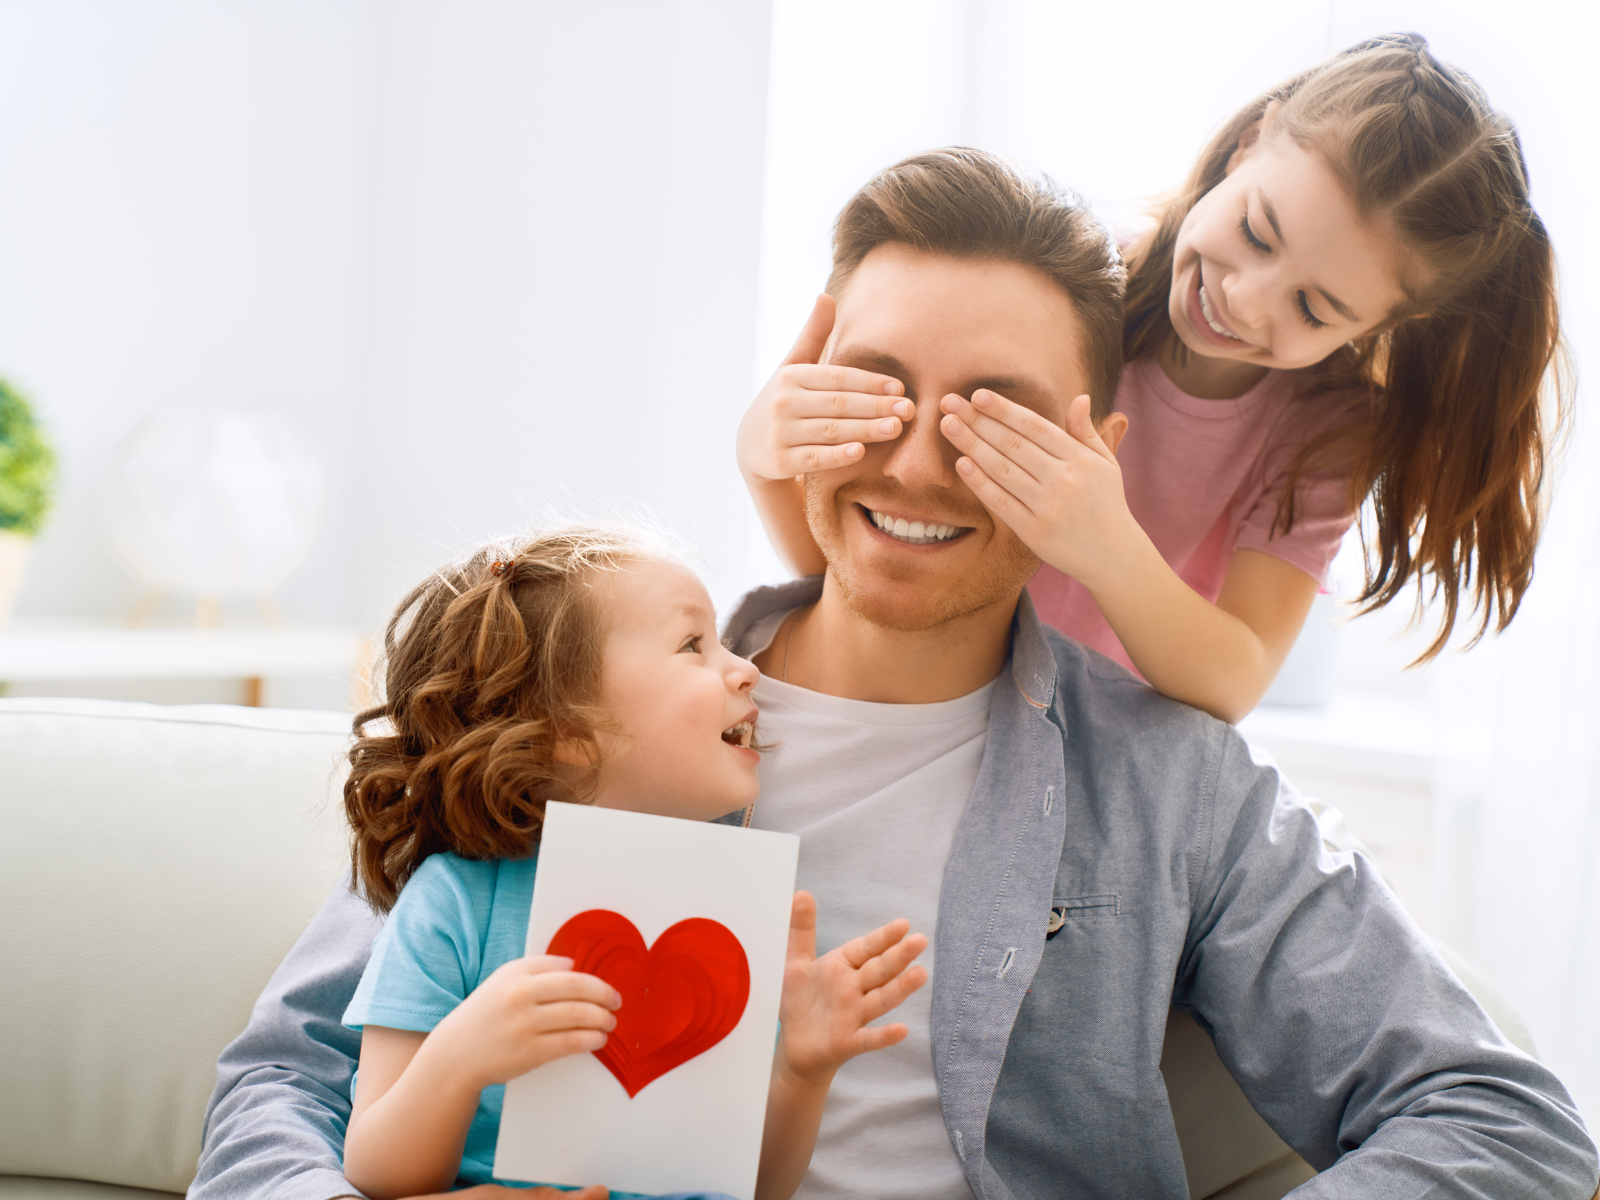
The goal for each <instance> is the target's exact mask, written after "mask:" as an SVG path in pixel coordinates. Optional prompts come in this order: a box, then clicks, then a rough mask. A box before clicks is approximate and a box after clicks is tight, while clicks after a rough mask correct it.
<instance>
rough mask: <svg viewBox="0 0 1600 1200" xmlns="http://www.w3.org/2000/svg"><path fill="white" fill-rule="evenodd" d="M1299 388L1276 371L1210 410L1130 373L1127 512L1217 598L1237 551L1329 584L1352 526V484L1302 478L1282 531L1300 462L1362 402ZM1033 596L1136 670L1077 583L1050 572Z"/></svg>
mask: <svg viewBox="0 0 1600 1200" xmlns="http://www.w3.org/2000/svg"><path fill="white" fill-rule="evenodd" d="M1294 384H1295V373H1294V372H1291V371H1270V372H1268V373H1267V376H1266V378H1265V379H1263V380H1262V381H1261V382H1260V383H1258V384H1257V385H1256V386H1255V387H1253V388H1251V389H1250V390H1249V391H1248V392H1246V393H1245V394H1244V395H1243V396H1240V397H1238V398H1237V399H1234V400H1202V399H1199V398H1198V397H1195V396H1191V395H1189V394H1188V393H1186V392H1183V391H1180V390H1179V389H1178V387H1177V385H1175V384H1174V383H1173V382H1172V381H1171V380H1170V379H1168V378H1167V376H1166V373H1165V372H1164V371H1162V369H1161V368H1160V366H1159V365H1157V364H1156V363H1154V362H1149V361H1144V360H1141V361H1137V362H1131V363H1129V364H1128V365H1127V366H1126V367H1124V368H1123V371H1122V382H1121V383H1120V385H1119V386H1118V388H1117V401H1116V406H1115V407H1116V410H1117V411H1118V412H1121V413H1124V414H1126V416H1127V418H1128V433H1127V436H1126V437H1124V438H1123V441H1122V445H1121V446H1120V447H1119V448H1118V451H1117V461H1118V463H1119V464H1120V465H1121V467H1122V481H1123V488H1124V490H1125V492H1126V494H1127V497H1128V508H1129V510H1130V511H1131V512H1132V513H1133V516H1134V519H1135V520H1137V521H1138V522H1139V524H1140V525H1141V526H1142V527H1143V528H1144V531H1145V532H1146V533H1147V534H1149V535H1150V540H1151V541H1152V542H1154V543H1155V545H1156V548H1157V549H1158V550H1160V551H1161V556H1162V557H1163V558H1164V559H1166V560H1167V562H1168V564H1170V565H1171V567H1172V569H1173V570H1174V571H1176V572H1177V574H1178V577H1179V578H1180V579H1182V580H1183V581H1184V582H1185V583H1187V584H1188V585H1189V586H1190V587H1192V588H1193V589H1194V590H1195V591H1196V592H1198V593H1200V595H1202V596H1204V597H1205V598H1206V599H1207V600H1210V601H1213V602H1215V600H1216V599H1217V596H1218V594H1219V593H1220V592H1221V591H1222V581H1223V578H1224V577H1225V576H1226V575H1227V573H1228V567H1229V565H1230V564H1231V563H1232V561H1233V554H1234V551H1235V550H1238V549H1246V550H1259V551H1260V552H1262V553H1263V554H1270V555H1272V556H1273V557H1275V558H1281V559H1283V561H1285V562H1287V563H1292V564H1293V565H1294V566H1296V567H1299V568H1300V569H1301V570H1302V571H1304V572H1305V573H1306V574H1307V575H1310V576H1311V577H1312V578H1313V579H1315V580H1317V581H1318V582H1319V583H1320V582H1321V581H1322V579H1323V576H1324V575H1325V574H1326V573H1327V570H1328V563H1329V562H1330V561H1331V560H1332V558H1333V555H1334V552H1335V551H1337V550H1338V548H1339V542H1340V540H1341V539H1342V538H1343V537H1344V533H1345V530H1346V529H1348V528H1349V527H1350V521H1351V518H1352V514H1351V513H1350V512H1349V511H1348V510H1347V508H1346V503H1345V502H1346V496H1345V488H1346V484H1347V479H1346V477H1345V476H1344V475H1343V474H1327V473H1324V474H1315V475H1308V476H1302V477H1301V479H1300V481H1299V483H1298V484H1297V485H1296V488H1295V523H1294V528H1293V529H1291V530H1290V531H1289V532H1288V533H1284V532H1283V531H1282V530H1281V529H1280V530H1277V531H1276V532H1275V531H1274V524H1275V522H1276V518H1277V515H1278V502H1279V500H1280V498H1281V495H1282V492H1283V486H1284V484H1285V482H1286V481H1287V479H1288V473H1289V469H1290V467H1291V466H1292V464H1293V461H1294V457H1295V454H1296V453H1297V452H1298V451H1299V449H1300V447H1302V446H1303V445H1305V443H1306V442H1307V440H1308V439H1310V438H1312V437H1315V436H1316V435H1317V434H1318V433H1319V432H1321V431H1322V430H1324V429H1327V428H1330V427H1333V426H1336V425H1340V424H1343V423H1345V422H1347V421H1349V420H1351V419H1352V418H1353V417H1354V416H1355V415H1356V399H1355V398H1354V397H1352V396H1349V395H1347V394H1339V393H1335V394H1331V395H1321V396H1316V397H1311V398H1302V397H1300V396H1298V395H1296V389H1295V386H1294ZM1028 590H1029V593H1030V594H1031V595H1032V597H1033V603H1034V607H1035V608H1037V609H1038V612H1039V616H1040V618H1041V619H1043V620H1044V621H1045V622H1046V623H1047V624H1050V625H1054V626H1055V627H1056V628H1057V629H1059V630H1061V632H1062V633H1065V634H1066V635H1067V636H1068V637H1070V638H1075V639H1076V640H1078V641H1080V642H1083V643H1085V644H1086V645H1089V646H1092V647H1093V648H1094V649H1096V650H1099V651H1100V652H1101V653H1102V654H1105V655H1107V656H1108V657H1110V658H1113V659H1115V660H1116V661H1118V662H1120V663H1122V665H1123V666H1125V667H1128V668H1129V669H1130V670H1131V669H1133V663H1132V662H1131V661H1130V660H1129V658H1128V656H1127V653H1126V652H1125V651H1124V650H1123V648H1122V643H1121V642H1119V641H1118V640H1117V635H1116V634H1115V633H1113V632H1112V631H1111V627H1110V625H1108V624H1107V623H1106V619H1105V617H1104V616H1102V615H1101V613H1100V609H1099V607H1098V606H1097V605H1096V604H1095V602H1094V600H1093V598H1092V597H1091V596H1090V595H1089V593H1088V590H1087V589H1086V588H1084V587H1083V586H1082V585H1081V584H1079V583H1078V582H1077V581H1076V580H1074V579H1071V578H1069V577H1068V576H1066V575H1063V574H1062V573H1061V572H1060V571H1058V570H1056V569H1055V568H1054V567H1050V566H1043V567H1040V568H1039V573H1038V574H1037V575H1035V576H1034V577H1033V582H1032V583H1030V584H1029V585H1028Z"/></svg>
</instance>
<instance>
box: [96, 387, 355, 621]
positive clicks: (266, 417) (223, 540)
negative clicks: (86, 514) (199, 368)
mask: <svg viewBox="0 0 1600 1200" xmlns="http://www.w3.org/2000/svg"><path fill="white" fill-rule="evenodd" d="M327 503H328V485H327V470H326V467H325V466H324V463H323V459H322V456H321V454H320V453H318V451H317V448H316V446H315V445H313V444H312V442H311V440H310V439H309V438H307V437H306V436H305V434H304V433H302V432H301V431H300V430H299V429H298V427H296V426H295V425H294V424H292V423H291V422H289V421H288V420H286V419H284V418H283V417H280V416H276V415H272V414H267V413H251V412H231V411H226V410H191V409H180V410H167V411H162V412H156V413H153V414H151V415H150V416H148V417H146V418H145V419H144V420H142V421H140V422H139V424H138V425H136V426H134V428H133V429H132V430H130V431H129V432H128V434H127V435H126V436H125V437H124V438H123V439H122V440H121V441H120V442H118V443H117V445H116V448H115V449H114V450H113V451H112V457H111V464H110V466H109V467H108V469H107V471H106V480H105V519H106V528H107V532H108V533H109V534H110V538H111V545H112V548H113V549H114V550H115V552H116V555H117V557H118V559H120V560H121V562H122V563H123V565H124V566H126V567H127V569H128V570H129V572H131V573H132V575H133V576H134V578H135V579H137V580H138V581H139V582H140V583H141V584H143V585H144V588H145V590H146V593H147V595H151V594H154V595H175V596H184V597H192V598H195V599H197V600H202V601H206V602H209V601H216V600H224V599H229V598H232V597H238V596H253V597H256V598H258V599H264V598H269V597H271V596H272V594H273V593H274V592H275V591H276V590H277V589H278V588H279V587H281V586H282V585H283V584H284V583H285V582H286V581H287V580H288V579H289V578H290V576H292V575H293V574H294V572H295V571H296V570H297V569H298V568H299V567H300V566H301V565H302V564H303V563H304V562H305V559H306V556H307V555H308V554H309V553H310V551H311V548H312V546H313V544H314V543H315V542H316V538H317V534H318V533H319V532H321V529H322V524H323V520H324V518H325V516H326V513H327Z"/></svg>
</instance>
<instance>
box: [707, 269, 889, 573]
mask: <svg viewBox="0 0 1600 1200" xmlns="http://www.w3.org/2000/svg"><path fill="white" fill-rule="evenodd" d="M833 315H834V305H833V297H832V296H828V295H826V294H824V295H821V296H818V297H817V303H816V305H815V306H814V307H813V308H812V310H811V316H810V317H809V318H807V320H806V325H805V328H804V329H802V330H801V331H800V337H799V340H798V341H796V342H795V344H794V348H793V349H792V350H790V351H789V355H788V357H787V358H785V359H784V360H783V362H782V363H781V364H780V365H779V367H778V369H777V370H776V371H774V372H773V375H772V378H771V379H769V380H768V381H767V385H766V386H765V387H764V388H762V389H761V391H760V392H759V393H758V394H757V395H756V398H755V399H754V400H753V401H751V403H750V407H749V409H748V410H747V411H746V412H745V415H744V419H743V420H741V421H740V422H739V436H738V442H737V449H738V456H739V471H740V473H741V474H742V475H743V476H744V482H745V487H747V488H749V489H750V498H751V499H752V500H754V501H755V505H756V511H757V512H758V513H760V514H761V524H762V525H763V526H765V527H766V531H767V537H768V538H769V539H771V541H772V546H773V548H774V549H775V550H777V552H778V557H779V558H781V559H783V563H784V566H786V567H788V568H789V569H790V570H791V571H793V572H794V573H795V574H796V575H820V574H821V573H822V572H823V570H824V568H825V567H826V565H827V564H826V563H824V562H823V559H822V551H821V550H819V549H818V548H817V543H816V541H815V540H814V539H813V538H812V536H811V530H810V529H809V528H808V527H807V525H806V516H805V502H804V495H803V492H802V490H801V485H800V481H799V479H798V478H797V477H798V476H800V475H803V474H805V473H806V472H808V471H826V470H829V469H830V468H833V467H842V466H846V465H847V464H849V463H852V462H855V461H856V460H857V459H859V458H860V457H861V455H862V454H863V453H864V452H865V450H866V447H865V443H867V442H887V441H892V440H894V439H895V438H897V437H899V436H900V430H901V427H902V423H903V422H905V421H909V420H910V419H911V417H912V415H913V413H915V411H916V406H915V405H914V404H913V403H912V402H911V401H910V400H908V399H906V398H905V390H906V389H905V385H904V384H903V383H901V381H900V380H898V379H895V378H894V377H893V376H890V375H878V374H875V373H873V372H871V371H860V370H857V369H855V368H854V367H830V366H820V365H818V364H819V363H820V361H821V359H822V356H823V352H824V351H825V350H826V348H827V344H828V335H829V334H830V333H832V332H833Z"/></svg>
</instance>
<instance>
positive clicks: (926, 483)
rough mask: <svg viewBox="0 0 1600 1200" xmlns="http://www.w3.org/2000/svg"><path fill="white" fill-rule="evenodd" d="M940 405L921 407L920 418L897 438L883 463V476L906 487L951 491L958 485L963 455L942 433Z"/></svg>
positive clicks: (919, 406)
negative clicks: (940, 428)
mask: <svg viewBox="0 0 1600 1200" xmlns="http://www.w3.org/2000/svg"><path fill="white" fill-rule="evenodd" d="M940 415H941V414H940V412H939V406H938V404H937V403H933V404H919V405H917V415H916V416H914V417H912V418H911V424H910V426H908V427H907V428H906V430H905V432H904V433H902V434H901V435H900V436H899V437H898V438H896V439H895V441H894V443H893V444H892V445H891V446H890V448H889V454H888V457H887V458H885V459H884V461H883V473H884V474H885V475H887V476H889V478H891V479H894V480H897V481H898V482H899V483H900V484H901V486H902V487H906V488H929V487H942V488H949V487H954V486H955V485H956V479H957V477H956V466H955V464H956V459H957V458H959V457H960V452H959V451H958V450H957V449H956V448H955V447H954V446H952V445H951V444H950V440H949V439H948V438H946V437H945V436H944V434H942V433H940V432H939V419H940Z"/></svg>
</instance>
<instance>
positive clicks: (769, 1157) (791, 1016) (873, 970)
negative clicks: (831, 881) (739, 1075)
mask: <svg viewBox="0 0 1600 1200" xmlns="http://www.w3.org/2000/svg"><path fill="white" fill-rule="evenodd" d="M910 929H911V925H910V923H909V922H907V921H904V920H899V921H891V922H890V923H889V924H887V925H884V926H882V927H881V928H879V929H875V930H873V931H872V932H871V933H869V934H867V935H866V936H865V937H859V938H856V939H855V940H854V941H850V942H846V943H845V944H844V945H843V946H840V947H839V948H838V949H837V950H832V951H829V952H828V953H827V954H824V955H823V956H822V957H821V958H818V957H817V906H816V903H815V901H813V900H812V898H811V895H810V893H808V892H796V893H795V897H794V909H793V915H792V916H791V918H790V924H789V958H788V962H787V964H786V965H785V966H784V972H783V1000H782V1002H781V1004H780V1007H779V1019H780V1022H781V1028H780V1030H779V1034H778V1050H777V1053H776V1054H774V1055H773V1057H772V1087H771V1090H770V1091H769V1092H768V1093H767V1124H766V1132H765V1134H764V1135H763V1136H762V1139H761V1169H760V1173H759V1174H758V1175H757V1178H756V1200H789V1197H790V1196H792V1195H794V1191H795V1189H796V1188H797V1187H799V1186H800V1181H801V1180H802V1179H804V1178H805V1173H806V1168H807V1167H808V1166H809V1165H810V1164H811V1151H812V1148H813V1147H814V1146H815V1145H816V1143H817V1130H818V1128H819V1127H820V1126H821V1124H822V1106H823V1103H824V1102H825V1101H826V1100H827V1098H828V1087H829V1085H830V1084H831V1083H832V1082H833V1076H834V1073H835V1072H836V1071H837V1070H838V1069H839V1068H840V1067H841V1066H843V1065H844V1064H845V1063H846V1062H848V1061H849V1060H850V1059H852V1058H854V1057H856V1055H858V1054H865V1053H867V1052H868V1051H870V1050H882V1049H883V1048H884V1047H885V1046H892V1045H894V1044H895V1043H896V1042H900V1041H903V1040H904V1039H905V1037H906V1034H907V1032H908V1031H907V1029H906V1027H905V1026H904V1025H901V1024H894V1025H883V1026H875V1027H869V1026H868V1022H869V1021H875V1020H877V1019H878V1018H879V1017H881V1016H883V1014H884V1013H886V1012H889V1011H890V1010H891V1009H893V1008H895V1007H897V1006H898V1005H899V1004H900V1002H901V1001H903V1000H904V999H905V998H906V997H907V996H909V995H910V994H911V993H912V992H914V991H916V990H917V989H918V988H919V987H921V986H922V985H923V984H924V983H926V982H927V979H928V972H927V971H926V970H924V969H923V968H922V967H914V966H912V965H911V964H912V961H913V960H914V959H915V958H916V957H917V955H919V954H921V953H922V952H923V951H924V950H926V949H927V947H928V939H927V938H925V937H923V936H922V934H920V933H911V932H910Z"/></svg>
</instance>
